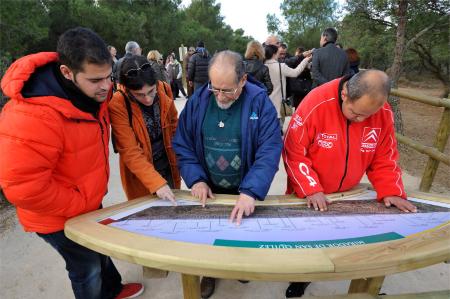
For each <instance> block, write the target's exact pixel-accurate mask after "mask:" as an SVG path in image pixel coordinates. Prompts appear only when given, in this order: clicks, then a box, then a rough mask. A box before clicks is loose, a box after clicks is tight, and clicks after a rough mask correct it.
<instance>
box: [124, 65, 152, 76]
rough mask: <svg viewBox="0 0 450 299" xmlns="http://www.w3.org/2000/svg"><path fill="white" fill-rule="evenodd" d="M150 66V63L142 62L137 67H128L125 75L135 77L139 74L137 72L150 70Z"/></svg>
mask: <svg viewBox="0 0 450 299" xmlns="http://www.w3.org/2000/svg"><path fill="white" fill-rule="evenodd" d="M151 68H152V66H151V65H150V63H144V64H143V65H141V66H140V67H138V68H137V69H129V70H128V71H127V72H126V73H125V76H127V77H130V78H134V77H137V76H138V75H139V72H144V73H145V72H148V71H150V70H151Z"/></svg>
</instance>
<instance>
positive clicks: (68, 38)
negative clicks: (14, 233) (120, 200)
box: [0, 28, 143, 298]
mask: <svg viewBox="0 0 450 299" xmlns="http://www.w3.org/2000/svg"><path fill="white" fill-rule="evenodd" d="M111 63H112V60H111V55H110V54H109V52H108V49H107V47H106V45H105V43H104V41H103V40H102V39H101V38H100V37H99V36H98V35H97V34H96V33H94V32H92V31H91V30H89V29H86V28H75V29H71V30H68V31H66V32H65V33H64V34H63V35H62V36H61V37H60V39H59V41H58V46H57V53H53V52H42V53H37V54H32V55H28V56H25V57H22V58H21V59H19V60H17V61H16V62H14V64H13V65H11V67H10V68H9V69H8V71H7V72H6V74H5V76H4V77H3V79H2V82H1V87H2V90H3V91H4V93H5V94H6V95H7V96H9V97H10V98H11V100H10V101H9V102H8V103H7V104H6V105H5V107H4V108H3V111H2V114H1V117H0V165H1V167H0V187H1V189H2V191H3V193H4V195H5V197H6V198H7V199H8V200H9V201H10V202H11V203H12V204H14V205H15V206H16V208H17V215H18V218H19V221H20V223H21V224H22V225H23V227H24V230H25V231H28V232H36V233H37V234H38V235H39V236H40V237H41V238H42V239H44V240H45V241H46V242H47V243H49V244H50V245H51V246H52V247H53V248H55V249H56V250H57V251H58V253H59V254H60V255H61V256H62V257H63V259H64V261H65V262H66V269H67V271H68V275H69V278H70V280H71V283H72V289H73V292H74V294H75V297H76V298H129V297H130V296H133V297H135V296H136V295H138V294H140V293H142V291H143V285H142V284H139V283H131V284H126V285H122V283H121V280H122V279H121V276H120V274H119V273H118V271H117V269H116V267H115V266H114V264H113V262H112V260H111V259H110V258H109V257H107V256H104V255H102V254H100V253H97V252H94V251H92V250H90V249H87V248H85V247H83V246H81V245H79V244H77V243H75V242H73V241H71V240H69V239H68V238H66V236H65V235H64V223H65V222H66V221H67V220H68V219H70V218H72V217H75V216H77V215H80V214H83V213H87V212H90V211H93V210H96V209H99V208H100V207H101V203H102V199H103V196H104V195H105V193H106V192H107V183H108V177H109V164H108V142H109V116H108V110H107V100H108V99H109V98H110V96H111Z"/></svg>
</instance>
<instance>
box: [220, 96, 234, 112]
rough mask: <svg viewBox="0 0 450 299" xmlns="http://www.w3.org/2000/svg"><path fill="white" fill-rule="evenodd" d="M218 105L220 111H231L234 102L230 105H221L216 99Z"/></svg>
mask: <svg viewBox="0 0 450 299" xmlns="http://www.w3.org/2000/svg"><path fill="white" fill-rule="evenodd" d="M216 103H217V106H219V108H220V109H223V110H226V109H229V108H230V107H231V105H233V103H234V101H232V102H229V103H228V104H222V103H219V101H218V100H217V99H216Z"/></svg>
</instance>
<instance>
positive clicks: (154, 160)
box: [109, 56, 180, 203]
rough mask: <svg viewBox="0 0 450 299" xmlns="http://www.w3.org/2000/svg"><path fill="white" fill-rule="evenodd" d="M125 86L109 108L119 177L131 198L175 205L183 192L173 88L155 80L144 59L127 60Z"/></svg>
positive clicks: (123, 70)
mask: <svg viewBox="0 0 450 299" xmlns="http://www.w3.org/2000/svg"><path fill="white" fill-rule="evenodd" d="M120 82H121V85H119V87H118V91H116V92H115V93H114V95H113V98H112V100H111V102H110V104H109V112H110V117H111V125H112V131H113V134H114V137H115V146H116V149H117V150H118V152H119V154H120V176H121V179H122V185H123V188H124V190H125V194H126V195H127V197H128V200H131V199H135V198H138V197H141V196H144V195H147V194H154V193H156V195H157V196H158V197H159V198H162V199H168V200H170V201H172V202H174V203H175V196H174V194H173V192H172V190H171V189H179V188H180V174H179V172H178V168H177V163H176V156H175V153H174V151H173V149H172V137H173V135H174V134H175V129H176V127H177V122H178V114H177V110H176V108H175V104H174V102H173V100H172V91H171V90H170V86H169V85H168V84H167V83H165V82H162V81H157V80H156V79H155V74H154V71H153V70H152V67H151V65H150V63H149V62H148V61H147V59H146V58H145V57H143V56H132V57H130V58H127V59H125V60H124V61H123V63H122V67H121V70H120Z"/></svg>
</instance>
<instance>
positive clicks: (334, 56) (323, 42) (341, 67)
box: [311, 28, 350, 88]
mask: <svg viewBox="0 0 450 299" xmlns="http://www.w3.org/2000/svg"><path fill="white" fill-rule="evenodd" d="M337 36H338V34H337V31H336V29H334V28H327V29H325V30H324V31H323V32H322V35H321V37H320V46H321V48H320V49H315V50H314V52H313V59H312V73H311V74H312V78H313V88H314V87H316V86H319V85H322V84H324V83H326V82H328V81H331V80H333V79H336V78H339V77H342V76H344V75H347V74H349V73H350V69H349V64H348V59H347V54H346V53H345V51H344V50H342V49H340V48H338V47H336V45H335V43H336V40H337Z"/></svg>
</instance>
